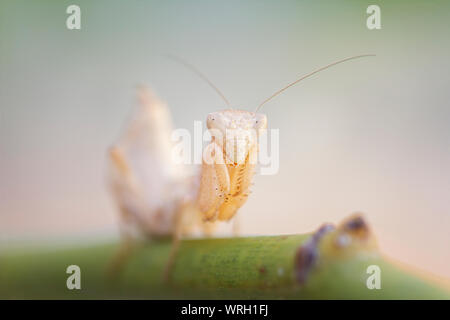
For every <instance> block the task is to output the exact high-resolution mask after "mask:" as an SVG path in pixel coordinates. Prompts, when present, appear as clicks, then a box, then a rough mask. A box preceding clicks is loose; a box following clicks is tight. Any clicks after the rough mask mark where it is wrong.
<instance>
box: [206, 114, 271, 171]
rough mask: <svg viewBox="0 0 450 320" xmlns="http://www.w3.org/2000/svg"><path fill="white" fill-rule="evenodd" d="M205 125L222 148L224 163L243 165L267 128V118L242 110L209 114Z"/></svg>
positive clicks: (263, 115)
mask: <svg viewBox="0 0 450 320" xmlns="http://www.w3.org/2000/svg"><path fill="white" fill-rule="evenodd" d="M206 125H207V127H208V129H209V132H210V133H211V136H212V139H213V141H214V142H215V143H217V145H218V146H219V147H221V148H222V150H223V153H224V156H225V159H224V160H226V163H231V164H234V165H237V164H243V163H244V162H245V160H246V157H247V156H248V153H249V151H250V150H251V149H252V148H254V147H256V149H257V143H258V139H257V138H258V136H259V134H260V133H261V131H262V130H265V129H266V128H267V116H266V115H265V114H261V113H254V112H249V111H243V110H232V109H227V110H222V111H218V112H213V113H210V114H209V115H208V117H207V120H206Z"/></svg>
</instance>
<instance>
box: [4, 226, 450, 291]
mask: <svg viewBox="0 0 450 320" xmlns="http://www.w3.org/2000/svg"><path fill="white" fill-rule="evenodd" d="M357 219H360V220H357ZM361 221H362V224H363V227H361V225H358V223H360V224H361ZM352 223H353V225H352ZM325 229H326V228H325ZM325 231H326V230H325ZM118 247H119V245H118V244H117V243H116V244H107V245H92V246H89V247H79V248H66V249H49V248H39V249H33V250H31V249H29V250H27V249H24V250H17V249H16V250H6V251H3V252H2V253H1V255H0V259H1V260H0V298H3V299H5V298H6V299H12V298H21V299H22V298H25V299H28V298H34V299H48V298H57V299H92V298H100V299H105V298H149V299H216V298H217V299H227V298H233V299H235V298H243V299H246V298H254V299H449V298H450V293H449V291H448V290H447V289H444V288H439V287H437V286H435V285H433V284H431V283H430V282H429V281H426V280H424V279H422V278H420V277H417V276H415V275H413V274H412V273H410V271H407V270H403V269H401V268H399V267H397V266H396V265H394V264H392V263H390V262H389V261H388V260H386V259H384V258H383V256H382V255H380V254H379V253H378V250H377V249H376V245H375V244H374V242H373V237H372V235H371V234H370V233H369V232H368V228H367V226H366V225H365V222H364V221H363V220H362V219H361V218H358V217H357V218H352V219H349V220H348V221H347V222H345V223H343V224H342V225H341V226H340V227H338V228H337V229H334V230H332V231H329V232H324V229H321V230H320V231H318V232H316V233H314V234H308V235H290V236H266V237H248V238H220V239H199V240H183V241H181V244H180V248H179V251H178V254H177V257H176V261H175V264H174V268H173V270H171V273H170V274H171V278H170V282H167V281H164V280H163V277H162V275H163V271H164V268H165V267H166V264H167V259H168V257H169V252H170V247H171V242H170V241H160V242H152V243H145V244H139V245H136V246H135V247H134V249H133V250H132V252H130V255H129V258H128V259H126V261H124V263H125V265H124V267H123V270H122V272H121V273H120V274H116V275H115V276H112V277H108V276H107V270H108V268H109V267H110V264H111V261H112V258H113V256H114V255H115V253H116V252H117V250H118ZM69 265H78V266H79V267H80V268H81V290H69V289H67V287H66V280H67V278H68V277H69V276H70V274H67V273H66V268H67V267H68V266H69ZM370 265H377V266H379V268H380V270H381V289H372V290H370V289H368V288H367V279H368V278H369V277H370V276H371V274H368V273H367V268H368V266H370Z"/></svg>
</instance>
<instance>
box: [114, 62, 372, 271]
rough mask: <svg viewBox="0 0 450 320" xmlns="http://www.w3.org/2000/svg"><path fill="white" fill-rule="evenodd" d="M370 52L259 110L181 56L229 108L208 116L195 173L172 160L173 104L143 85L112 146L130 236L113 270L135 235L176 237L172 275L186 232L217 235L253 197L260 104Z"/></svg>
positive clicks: (263, 123)
mask: <svg viewBox="0 0 450 320" xmlns="http://www.w3.org/2000/svg"><path fill="white" fill-rule="evenodd" d="M368 56H374V55H371V54H365V55H358V56H352V57H349V58H345V59H342V60H338V61H335V62H332V63H330V64H328V65H326V66H323V67H321V68H318V69H316V70H314V71H312V72H310V73H308V74H306V75H304V76H302V77H300V78H299V79H297V80H296V81H294V82H292V83H290V84H288V85H287V86H285V87H283V88H282V89H280V90H278V91H276V92H275V93H273V94H272V95H271V96H269V97H268V98H267V99H265V100H264V101H263V102H262V103H261V104H260V105H259V106H258V107H257V108H256V110H255V112H251V111H245V110H237V109H231V108H230V104H229V102H228V100H227V99H226V98H225V96H224V95H223V94H222V93H221V91H220V90H218V89H217V87H215V86H214V84H213V83H212V82H211V81H209V79H208V78H206V76H204V75H203V74H202V73H201V72H199V71H198V70H197V69H196V68H195V67H193V66H192V65H190V64H189V63H187V62H185V61H183V60H181V59H179V58H174V59H175V60H178V61H179V62H180V63H182V64H184V65H185V66H186V67H187V68H189V69H191V70H192V71H193V72H194V73H196V74H197V75H198V76H200V77H201V78H202V79H204V80H205V81H206V82H207V83H208V84H209V85H210V86H211V87H212V88H213V89H214V90H215V91H216V92H217V93H218V94H219V95H220V96H221V97H222V99H223V100H224V101H225V103H226V104H227V106H228V107H229V108H228V109H225V110H221V111H217V112H212V113H210V114H208V116H207V118H206V125H207V128H208V130H209V132H210V134H211V142H210V143H209V145H208V146H207V147H206V148H205V150H204V154H203V161H202V165H201V170H200V172H199V173H194V174H191V173H189V172H188V170H187V168H186V167H184V166H182V165H177V164H174V163H173V160H172V158H171V148H172V147H173V143H172V142H171V139H170V136H171V131H172V120H171V117H170V112H169V109H168V108H167V105H166V104H165V103H164V102H162V101H161V100H159V99H158V98H157V97H156V96H155V95H154V94H153V93H152V92H151V91H150V90H149V89H148V88H145V87H140V88H139V90H138V100H139V105H140V107H139V109H138V110H137V111H136V113H135V114H134V116H133V117H132V118H131V119H130V121H129V123H128V125H127V127H126V128H125V130H124V131H123V133H122V135H121V137H120V138H119V139H118V141H117V142H116V143H115V144H114V145H113V146H112V147H111V148H110V149H109V156H108V160H109V161H108V163H109V174H108V177H109V180H108V184H109V187H110V190H111V192H112V195H113V197H114V199H115V201H116V204H117V206H118V208H119V211H120V213H121V233H122V235H123V238H124V239H125V240H126V241H124V243H125V244H126V245H124V248H125V249H123V250H121V251H120V253H119V254H118V255H117V258H116V259H115V262H114V263H113V269H118V268H119V267H118V266H120V265H122V262H123V261H124V260H125V257H126V256H127V254H128V253H129V252H130V245H129V243H130V242H131V239H133V238H135V237H136V235H138V236H139V235H143V236H144V237H146V238H148V239H152V240H158V239H161V238H172V239H173V246H172V251H171V254H170V258H169V262H168V265H167V267H166V274H165V278H168V277H169V275H170V270H171V268H172V267H173V263H174V259H175V255H176V252H177V249H178V244H179V239H180V238H181V237H182V236H183V235H188V234H190V232H191V230H192V228H194V227H200V229H201V230H202V231H203V232H204V233H205V234H210V233H211V232H212V230H213V228H214V223H215V222H217V221H229V220H231V219H232V218H233V217H234V216H235V215H236V213H237V212H238V210H239V209H240V208H241V207H242V206H243V205H244V204H245V202H246V201H247V198H248V195H249V192H250V186H251V183H252V178H253V175H254V172H255V167H256V164H257V153H258V137H259V136H260V135H261V133H262V132H263V131H264V130H266V129H267V116H266V115H265V114H261V113H258V111H259V110H260V109H261V107H262V106H263V105H264V104H266V103H267V102H268V101H270V100H271V99H272V98H274V97H275V96H277V95H279V94H280V93H282V92H283V91H285V90H286V89H288V88H290V87H292V86H293V85H295V84H297V83H298V82H300V81H302V80H304V79H306V78H308V77H310V76H312V75H314V74H316V73H318V72H320V71H322V70H325V69H327V68H330V67H332V66H334V65H337V64H340V63H343V62H346V61H349V60H353V59H357V58H362V57H368ZM127 244H128V245H127Z"/></svg>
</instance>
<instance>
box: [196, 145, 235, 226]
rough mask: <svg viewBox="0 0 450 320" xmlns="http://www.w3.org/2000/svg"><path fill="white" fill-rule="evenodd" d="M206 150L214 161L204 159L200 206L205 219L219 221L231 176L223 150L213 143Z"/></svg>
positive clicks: (199, 197)
mask: <svg viewBox="0 0 450 320" xmlns="http://www.w3.org/2000/svg"><path fill="white" fill-rule="evenodd" d="M207 148H208V149H207V150H206V152H208V153H209V154H210V155H211V156H212V157H211V160H212V161H205V159H203V164H202V173H201V180H200V189H199V195H198V200H197V201H198V202H197V204H198V206H199V209H200V211H201V212H202V215H203V219H204V220H207V221H214V220H216V219H217V212H218V209H219V207H220V206H221V205H222V203H223V202H224V200H225V196H226V194H228V193H229V190H230V176H229V173H228V168H227V166H226V164H225V161H224V156H223V152H222V149H221V148H220V147H219V146H218V145H217V144H216V143H215V142H212V143H211V144H210V145H209V146H208V147H207Z"/></svg>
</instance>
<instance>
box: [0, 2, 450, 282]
mask: <svg viewBox="0 0 450 320" xmlns="http://www.w3.org/2000/svg"><path fill="white" fill-rule="evenodd" d="M70 4H77V5H79V6H80V7H81V12H82V18H81V20H82V22H81V26H82V29H81V30H78V31H77V30H73V31H71V30H68V29H67V28H66V24H65V21H66V18H67V16H68V15H67V14H66V8H67V6H69V5H70ZM370 4H378V5H379V6H380V7H381V19H382V29H381V30H368V29H367V28H366V18H367V14H366V8H367V7H368V5H370ZM449 30H450V3H449V2H445V1H433V2H431V1H425V0H423V1H417V0H416V1H376V2H373V1H323V0H320V1H259V0H258V1H256V0H255V1H164V2H163V1H154V2H153V1H137V0H135V1H126V2H125V1H81V0H73V1H21V0H19V1H18V0H14V1H12V0H6V1H2V2H1V4H0V245H1V246H10V245H13V244H14V243H19V242H29V241H33V242H36V241H37V242H39V241H53V242H54V241H57V242H60V241H87V240H89V241H91V240H93V239H103V238H109V237H114V236H116V234H117V214H116V208H115V206H114V204H113V202H112V201H111V197H110V196H109V194H108V192H107V191H106V188H105V151H106V149H107V147H108V146H109V145H110V144H111V143H112V142H113V141H114V140H115V139H116V138H117V136H118V134H119V131H120V129H121V127H122V126H123V123H124V121H125V119H126V118H127V117H128V115H129V113H130V111H131V110H132V108H133V107H134V106H135V105H136V103H135V86H136V85H137V84H139V83H142V82H144V83H148V84H150V85H151V86H152V87H153V88H154V89H155V90H156V92H157V93H158V95H159V96H160V97H162V98H163V99H164V100H166V101H167V102H168V104H169V106H170V107H171V110H172V112H173V117H174V122H175V125H176V127H183V128H188V129H192V128H193V121H194V120H204V119H205V117H206V114H207V113H208V112H212V111H216V110H219V109H223V108H224V105H223V103H222V101H221V100H220V98H219V97H218V96H217V95H216V94H215V93H214V91H212V90H211V89H210V88H209V87H208V86H207V84H205V83H204V82H202V81H201V80H200V79H199V78H198V77H196V76H195V75H193V74H192V73H191V72H189V71H187V70H186V69H185V68H183V67H182V66H180V65H179V64H176V63H174V62H173V61H171V60H168V59H166V58H165V57H164V55H165V54H167V53H170V54H176V55H179V56H182V57H184V58H185V59H187V60H189V61H190V62H191V63H193V64H195V65H196V66H197V67H198V68H199V69H201V70H202V71H203V72H204V73H206V74H207V75H208V76H209V77H210V78H211V80H212V81H213V82H214V83H215V84H216V85H217V86H218V87H219V88H221V90H222V91H223V92H224V93H225V95H226V96H227V97H228V98H229V100H231V102H232V104H233V105H234V106H235V107H237V108H243V109H248V110H253V109H254V108H255V106H256V105H257V104H258V103H259V102H261V101H262V100H263V99H264V98H266V97H267V96H269V95H270V94H271V93H273V92H274V91H276V90H277V89H279V88H280V87H282V86H284V85H285V84H287V83H289V82H290V81H293V80H295V79H296V78H297V77H299V76H300V75H302V74H304V73H306V72H309V71H311V70H313V69H315V68H317V67H319V66H322V65H324V64H327V63H329V62H331V61H334V60H336V59H340V58H344V57H347V56H351V55H356V54H362V53H375V54H377V56H376V57H375V58H366V59H360V60H356V61H353V62H349V63H347V64H343V65H340V66H337V67H335V68H333V69H330V70H327V71H326V72H323V73H321V74H320V75H317V76H315V77H313V78H311V79H308V80H306V81H304V82H303V83H302V84H300V85H298V86H296V87H294V88H292V89H290V90H289V91H286V92H285V93H283V94H282V95H280V96H279V97H277V98H276V99H274V100H273V101H271V102H269V103H268V104H267V105H265V106H264V108H263V109H262V111H263V112H264V113H266V114H267V115H268V118H269V128H278V129H280V140H281V147H280V170H279V173H278V174H277V175H273V176H258V177H256V179H255V185H254V187H253V193H252V195H251V197H250V199H249V201H248V203H247V204H246V205H245V206H244V207H243V208H242V210H241V211H240V213H239V214H240V217H241V225H242V233H243V234H244V235H253V234H258V235H259V234H261V235H267V234H288V233H304V232H310V231H313V230H314V229H316V228H317V227H318V226H319V225H320V224H322V223H323V222H339V221H340V220H342V219H343V218H344V217H346V216H348V215H349V214H350V213H352V212H355V211H361V212H364V213H365V214H366V217H367V218H368V220H369V222H370V223H371V225H372V227H373V229H374V231H375V233H376V235H377V237H378V240H379V244H380V246H381V248H382V250H383V251H384V252H385V253H386V254H387V255H389V256H391V257H395V258H396V259H399V260H401V261H403V262H406V263H409V264H412V265H414V266H417V267H419V268H421V269H423V270H427V271H431V272H433V273H435V274H438V275H442V276H446V277H450V267H449V266H450V248H449V245H450V105H449V101H450V88H449V83H450V59H449V57H450V54H449V53H450V37H449Z"/></svg>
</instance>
